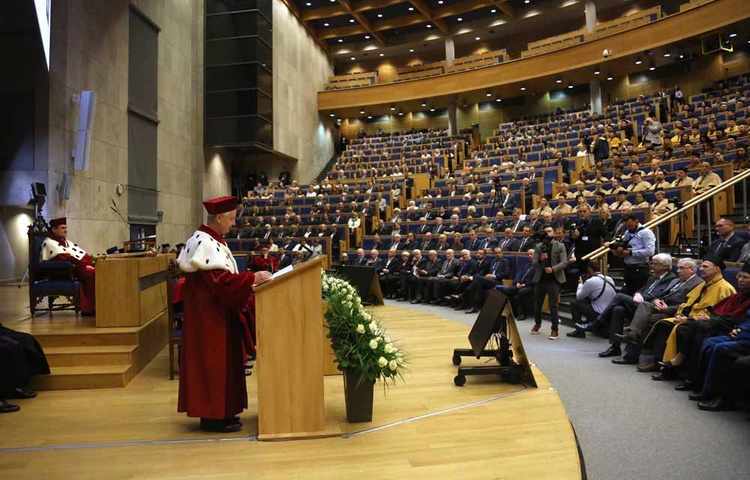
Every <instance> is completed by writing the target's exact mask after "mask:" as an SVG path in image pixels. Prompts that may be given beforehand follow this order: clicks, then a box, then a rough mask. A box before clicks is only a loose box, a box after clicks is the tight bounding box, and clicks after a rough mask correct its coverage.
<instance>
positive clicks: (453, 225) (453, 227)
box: [445, 214, 461, 233]
mask: <svg viewBox="0 0 750 480" xmlns="http://www.w3.org/2000/svg"><path fill="white" fill-rule="evenodd" d="M460 231H461V225H459V224H458V215H455V214H453V215H451V220H450V223H448V225H446V226H445V233H456V232H460Z"/></svg>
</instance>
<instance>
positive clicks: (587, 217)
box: [570, 204, 607, 272]
mask: <svg viewBox="0 0 750 480" xmlns="http://www.w3.org/2000/svg"><path fill="white" fill-rule="evenodd" d="M578 217H579V219H578V222H576V223H574V224H572V225H571V226H570V229H571V233H570V238H572V239H573V245H574V247H575V256H576V265H577V267H578V271H579V272H584V271H586V262H585V261H584V260H583V257H585V256H586V255H588V254H589V253H591V252H593V251H594V250H596V249H597V248H599V247H601V246H602V241H603V239H604V237H605V236H606V234H607V232H606V230H605V229H604V224H603V223H602V221H601V220H599V219H598V218H591V207H590V206H589V205H588V204H584V205H581V206H580V207H579V208H578Z"/></svg>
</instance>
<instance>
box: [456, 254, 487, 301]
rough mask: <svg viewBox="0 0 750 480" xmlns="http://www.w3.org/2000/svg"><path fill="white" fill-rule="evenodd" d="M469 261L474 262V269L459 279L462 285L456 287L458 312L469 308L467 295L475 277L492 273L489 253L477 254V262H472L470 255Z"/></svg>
mask: <svg viewBox="0 0 750 480" xmlns="http://www.w3.org/2000/svg"><path fill="white" fill-rule="evenodd" d="M464 251H466V250H464ZM469 260H470V261H471V262H474V267H473V268H472V269H471V273H470V274H468V275H463V276H462V277H461V278H460V279H459V280H460V283H459V284H458V285H455V288H454V295H455V305H454V308H455V309H456V310H464V309H466V308H468V299H469V297H468V294H467V293H466V290H467V289H468V288H469V286H471V282H473V281H474V278H475V277H477V276H480V277H483V276H484V275H486V274H487V273H488V272H489V271H490V267H491V266H492V262H491V260H490V258H488V257H487V252H485V251H484V250H480V251H479V252H477V259H476V260H471V255H469Z"/></svg>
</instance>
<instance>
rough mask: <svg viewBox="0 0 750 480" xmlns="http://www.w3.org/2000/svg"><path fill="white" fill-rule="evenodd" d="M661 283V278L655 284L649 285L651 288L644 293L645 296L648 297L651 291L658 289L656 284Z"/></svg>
mask: <svg viewBox="0 0 750 480" xmlns="http://www.w3.org/2000/svg"><path fill="white" fill-rule="evenodd" d="M659 282H661V278H659V279H657V280H654V283H652V284H651V285H649V287H648V288H647V289H646V291H645V292H643V294H644V295H647V294H649V293H651V291H652V290H653V289H654V288H655V287H656V284H657V283H659Z"/></svg>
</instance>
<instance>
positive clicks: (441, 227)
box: [432, 217, 445, 235]
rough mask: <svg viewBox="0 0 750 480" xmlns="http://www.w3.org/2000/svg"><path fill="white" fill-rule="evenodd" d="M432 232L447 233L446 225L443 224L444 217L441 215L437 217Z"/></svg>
mask: <svg viewBox="0 0 750 480" xmlns="http://www.w3.org/2000/svg"><path fill="white" fill-rule="evenodd" d="M432 233H435V234H437V235H440V234H441V233H445V225H444V224H443V219H442V218H441V217H437V218H436V219H435V227H434V228H433V229H432Z"/></svg>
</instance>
